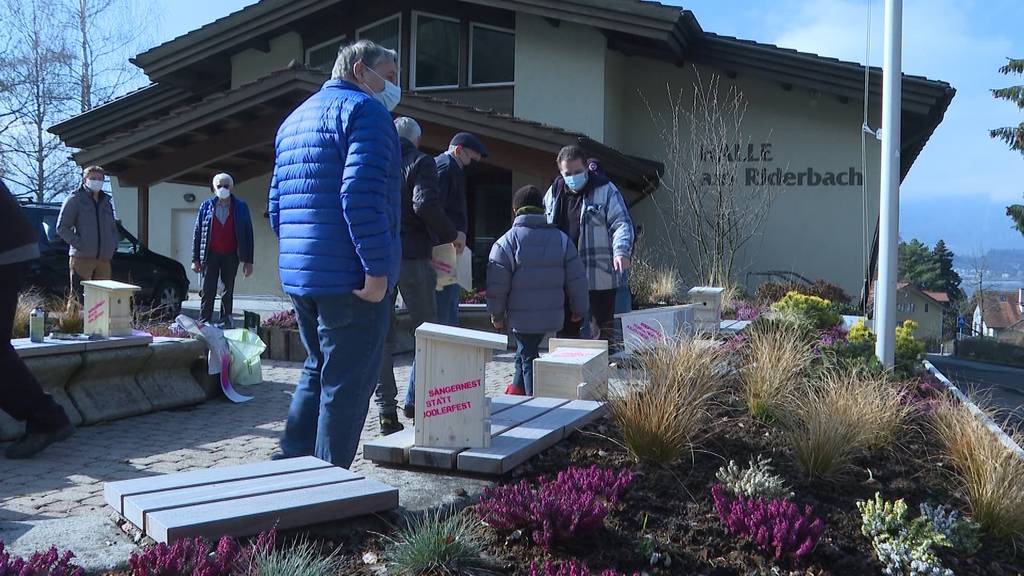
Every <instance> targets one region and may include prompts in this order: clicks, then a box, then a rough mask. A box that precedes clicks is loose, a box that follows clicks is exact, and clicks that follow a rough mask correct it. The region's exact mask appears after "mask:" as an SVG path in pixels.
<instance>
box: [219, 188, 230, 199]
mask: <svg viewBox="0 0 1024 576" xmlns="http://www.w3.org/2000/svg"><path fill="white" fill-rule="evenodd" d="M216 194H217V198H220V199H221V200H227V199H228V198H230V197H231V190H228V189H227V188H225V187H223V186H221V187H220V188H217V191H216Z"/></svg>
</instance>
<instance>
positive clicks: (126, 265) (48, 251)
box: [22, 204, 189, 314]
mask: <svg viewBox="0 0 1024 576" xmlns="http://www.w3.org/2000/svg"><path fill="white" fill-rule="evenodd" d="M22 209H23V210H24V211H25V214H26V215H27V216H28V217H29V219H30V220H31V221H32V223H33V224H34V225H35V226H36V232H37V233H38V235H39V251H40V252H41V253H42V255H41V257H40V258H39V259H38V260H35V261H33V262H31V263H30V264H29V266H28V269H27V284H28V285H30V286H34V287H36V288H38V289H40V290H42V291H43V292H45V293H47V294H48V295H52V296H58V297H62V296H64V295H65V294H67V290H68V282H69V278H70V276H69V275H70V268H69V266H70V262H69V258H68V245H67V243H65V242H64V240H62V239H61V237H60V236H58V235H57V217H58V216H59V215H60V206H59V205H56V204H23V205H22ZM117 229H118V231H119V232H120V233H121V237H120V239H119V241H118V244H117V251H116V252H115V253H114V258H113V260H112V261H111V263H110V264H111V269H112V272H113V276H114V280H118V281H120V282H127V283H129V284H134V285H136V286H139V287H140V288H142V290H140V291H139V292H138V293H137V295H136V298H138V299H139V300H140V301H141V302H143V303H145V304H149V305H151V306H153V307H154V308H159V309H161V310H166V311H167V312H169V313H170V314H177V313H178V312H179V311H180V310H181V303H182V301H184V300H185V299H186V298H187V297H188V285H189V281H188V276H187V275H186V273H185V267H184V266H182V265H181V264H180V263H179V262H178V261H176V260H173V259H171V258H168V257H167V256H163V255H161V254H157V253H156V252H153V251H152V250H149V249H148V248H146V247H145V246H143V245H142V244H140V243H139V241H138V239H136V238H135V237H134V236H132V235H131V234H130V233H129V232H128V231H127V230H125V229H124V227H123V226H121V223H120V222H118V223H117Z"/></svg>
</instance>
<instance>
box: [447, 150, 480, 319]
mask: <svg viewBox="0 0 1024 576" xmlns="http://www.w3.org/2000/svg"><path fill="white" fill-rule="evenodd" d="M486 157H487V148H485V147H484V144H483V142H481V141H480V139H479V138H477V137H476V136H474V135H472V134H470V133H468V132H459V133H458V134H456V135H455V136H454V137H452V141H451V143H450V144H449V145H448V151H447V152H445V153H444V154H441V155H440V156H438V157H437V158H436V159H435V161H436V163H437V183H438V190H440V192H441V197H442V200H443V202H444V210H445V213H446V214H447V215H448V219H449V220H451V221H452V223H453V224H455V229H456V230H457V231H458V238H456V239H455V242H454V244H455V252H456V253H457V254H462V251H463V250H465V249H466V235H467V231H468V230H469V214H468V209H467V207H466V173H465V169H466V168H467V167H468V166H469V165H470V164H472V163H473V162H479V161H480V159H481V158H486ZM437 321H438V322H440V323H441V324H447V325H448V326H458V324H459V285H458V284H451V285H449V286H445V287H444V288H442V289H440V290H438V291H437Z"/></svg>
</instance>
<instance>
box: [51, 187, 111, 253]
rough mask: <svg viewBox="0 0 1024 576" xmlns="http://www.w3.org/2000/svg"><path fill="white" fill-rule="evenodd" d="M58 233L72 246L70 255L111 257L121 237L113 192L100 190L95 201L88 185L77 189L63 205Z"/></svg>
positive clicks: (58, 219)
mask: <svg viewBox="0 0 1024 576" xmlns="http://www.w3.org/2000/svg"><path fill="white" fill-rule="evenodd" d="M57 234H59V235H60V237H61V238H63V239H64V241H65V242H67V243H68V244H69V245H70V246H71V250H70V254H71V255H72V256H78V257H79V258H96V259H99V260H110V259H111V258H113V257H114V250H116V249H117V243H118V241H119V240H120V235H121V234H120V232H118V230H117V216H115V213H114V202H113V201H112V200H111V199H110V195H108V194H106V193H104V192H100V194H99V199H98V200H97V201H95V202H94V201H93V199H92V192H91V191H89V190H88V189H86V188H85V187H80V188H79V189H78V190H75V192H74V194H72V195H70V196H68V198H67V200H65V201H64V205H63V206H61V208H60V216H59V217H58V218H57Z"/></svg>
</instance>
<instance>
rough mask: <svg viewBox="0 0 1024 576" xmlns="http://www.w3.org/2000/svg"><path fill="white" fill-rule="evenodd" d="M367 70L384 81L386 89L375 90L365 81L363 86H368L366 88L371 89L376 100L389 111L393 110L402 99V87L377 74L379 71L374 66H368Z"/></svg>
mask: <svg viewBox="0 0 1024 576" xmlns="http://www.w3.org/2000/svg"><path fill="white" fill-rule="evenodd" d="M367 70H369V71H370V72H373V75H374V76H376V77H377V78H380V79H381V80H383V81H384V89H383V90H381V91H380V92H374V91H373V90H372V89H370V87H369V86H366V84H365V83H364V84H363V86H366V88H367V89H368V90H370V93H371V95H372V96H373V99H374V100H376V101H377V102H380V103H381V104H383V105H384V107H385V108H387V109H388V112H391V111H392V110H394V109H395V108H396V107H397V106H398V103H399V102H401V101H402V89H401V88H399V87H398V85H397V84H395V83H394V82H392V81H390V80H387V79H386V78H384V77H383V76H381V75H380V74H377V71H376V70H374V69H373V68H367Z"/></svg>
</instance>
